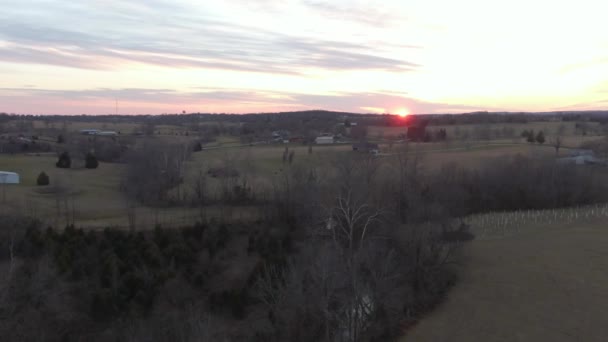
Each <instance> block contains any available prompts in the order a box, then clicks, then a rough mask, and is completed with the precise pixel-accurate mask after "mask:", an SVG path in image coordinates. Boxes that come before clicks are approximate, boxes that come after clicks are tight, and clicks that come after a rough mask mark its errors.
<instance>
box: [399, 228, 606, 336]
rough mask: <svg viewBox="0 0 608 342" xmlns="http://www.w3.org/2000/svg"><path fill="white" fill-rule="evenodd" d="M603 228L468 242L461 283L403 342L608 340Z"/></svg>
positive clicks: (531, 231)
mask: <svg viewBox="0 0 608 342" xmlns="http://www.w3.org/2000/svg"><path fill="white" fill-rule="evenodd" d="M607 222H608V218H606V217H596V218H593V219H579V220H577V222H574V223H563V224H559V223H558V224H556V223H553V224H542V223H541V224H530V225H529V226H525V225H524V226H520V227H519V228H520V229H519V232H518V233H516V234H513V235H508V236H503V237H499V238H496V237H494V238H490V239H481V240H475V241H473V242H471V243H470V245H469V246H468V247H467V248H466V251H465V253H466V258H467V261H466V266H465V267H464V269H463V275H462V279H461V281H460V282H459V283H458V284H457V285H456V287H455V288H454V289H452V291H450V293H449V295H448V298H447V300H446V302H445V303H444V304H443V305H442V306H441V307H440V308H438V309H437V310H436V311H435V312H433V313H431V314H430V315H429V316H428V317H426V318H424V319H423V320H422V321H421V322H420V323H419V324H418V325H417V326H416V327H414V328H413V330H412V331H410V333H409V334H408V335H407V336H405V337H404V338H403V339H402V341H416V342H419V341H420V342H425V341H454V342H458V341H463V342H464V341H467V342H468V341H540V342H542V341H547V342H548V341H550V342H558V341H606V338H607V336H608V324H607V323H608V287H607V286H606V284H608V249H606V246H608V229H607V228H608V225H607Z"/></svg>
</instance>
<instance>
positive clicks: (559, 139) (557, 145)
mask: <svg viewBox="0 0 608 342" xmlns="http://www.w3.org/2000/svg"><path fill="white" fill-rule="evenodd" d="M551 146H553V148H554V149H555V156H556V157H557V156H558V155H559V149H560V147H562V137H561V135H556V136H555V137H554V138H552V139H551Z"/></svg>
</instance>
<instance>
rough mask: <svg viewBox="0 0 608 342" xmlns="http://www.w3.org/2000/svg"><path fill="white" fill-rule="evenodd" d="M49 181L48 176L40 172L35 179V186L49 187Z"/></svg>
mask: <svg viewBox="0 0 608 342" xmlns="http://www.w3.org/2000/svg"><path fill="white" fill-rule="evenodd" d="M49 183H50V180H49V176H48V175H47V174H46V173H45V172H44V171H42V172H40V174H39V175H38V178H37V179H36V184H38V185H40V186H44V185H49Z"/></svg>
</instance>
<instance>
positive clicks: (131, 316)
mask: <svg viewBox="0 0 608 342" xmlns="http://www.w3.org/2000/svg"><path fill="white" fill-rule="evenodd" d="M150 148H153V146H150ZM154 148H155V147H154ZM144 150H145V149H144ZM168 151H169V153H168V154H167V155H163V154H162V153H158V152H157V153H155V155H157V156H158V160H157V161H158V162H159V163H160V162H167V164H160V165H161V167H160V168H159V169H165V168H166V167H167V166H171V165H173V166H172V167H176V166H175V164H176V163H177V161H175V160H173V159H171V158H170V156H174V155H176V151H173V152H171V150H168ZM420 158H421V156H420V155H418V154H417V153H416V151H407V150H406V149H402V150H399V151H397V153H396V154H395V155H394V156H393V157H391V158H390V159H388V158H387V159H382V158H374V157H373V156H369V155H366V154H342V155H337V156H336V157H335V158H333V159H331V160H328V163H327V164H321V165H309V164H306V163H298V162H297V159H296V160H295V161H294V162H293V163H288V162H285V163H284V165H283V169H282V171H281V172H280V173H278V174H277V175H275V176H276V177H275V180H274V182H273V183H272V184H270V185H269V188H264V187H260V188H254V189H253V190H252V191H255V192H257V193H258V194H264V195H263V196H261V195H260V197H261V198H263V200H259V199H258V198H257V197H255V198H254V199H252V200H253V201H255V202H254V203H257V204H258V205H259V209H260V211H261V214H262V215H261V218H260V219H259V220H258V221H257V222H255V223H247V224H245V223H234V222H233V223H227V222H221V221H219V222H218V221H208V220H204V219H203V218H204V217H203V216H201V223H199V224H196V225H193V226H191V227H184V228H182V229H173V230H165V229H162V227H156V228H153V227H147V228H148V229H147V230H143V231H136V230H135V229H131V230H116V229H105V230H101V231H83V230H81V229H76V228H74V227H71V226H69V227H67V228H65V229H62V230H55V229H47V228H45V227H41V226H40V225H39V224H37V223H36V222H31V221H28V220H18V219H10V218H4V221H3V222H0V227H2V229H1V230H0V234H2V236H1V239H0V252H1V253H2V254H1V257H0V258H1V259H0V261H1V262H0V267H2V270H3V272H1V274H2V275H3V277H4V278H2V283H0V288H1V293H0V299H1V300H2V301H3V302H2V305H1V306H0V317H2V318H3V319H2V320H0V336H7V339H8V340H19V341H36V340H40V339H45V340H50V341H66V340H67V341H71V340H82V339H86V340H88V341H133V340H147V341H172V340H182V341H200V340H211V341H215V340H228V341H240V340H246V341H336V340H340V341H353V342H354V341H387V340H391V339H394V338H395V337H397V336H399V335H400V334H401V333H402V332H403V330H402V329H403V328H404V327H407V326H410V325H411V324H413V323H415V322H416V321H417V320H418V319H419V318H420V317H421V316H422V315H424V314H425V313H427V312H428V311H429V310H432V309H433V308H434V307H435V306H436V305H437V304H438V303H440V302H441V301H442V300H443V298H444V296H445V294H446V293H447V291H448V290H449V288H450V287H451V286H452V285H453V284H454V283H455V282H456V281H457V279H458V277H457V272H456V269H455V265H457V264H458V263H459V262H460V261H461V259H460V253H459V251H460V246H461V245H462V244H463V243H464V242H466V241H468V240H470V239H471V238H473V236H472V234H471V232H469V231H468V227H467V226H466V224H464V223H463V221H462V220H461V218H463V217H464V216H467V215H470V214H473V213H480V212H489V211H499V210H524V209H525V210H528V209H542V208H555V207H564V206H574V205H584V204H590V203H596V202H603V201H607V200H608V195H607V194H608V191H606V190H608V189H606V185H605V184H606V182H605V177H606V175H605V173H604V172H603V171H602V170H601V169H595V168H592V167H577V166H575V165H562V164H557V163H556V162H555V161H554V160H550V159H546V160H545V159H538V158H530V157H524V156H516V157H513V158H501V159H497V160H494V161H492V162H489V163H487V164H485V166H483V167H480V168H478V169H472V168H469V167H463V166H458V165H456V164H452V165H447V166H445V167H444V168H442V169H440V170H438V171H436V172H435V171H429V170H424V168H423V164H422V163H421V160H420ZM142 165H143V167H144V168H145V169H149V168H150V166H146V164H142ZM240 171H242V172H246V171H247V170H246V168H243V169H242V170H240ZM168 172H170V173H172V174H176V173H175V172H174V171H172V170H168ZM219 172H220V171H218V173H219ZM227 172H228V171H227ZM134 174H137V173H134ZM152 175H153V177H156V178H158V177H160V174H158V175H156V174H152ZM168 177H169V176H168ZM150 179H152V178H150ZM230 184H232V183H230ZM236 184H239V183H236ZM161 185H162V186H165V185H166V184H164V183H162V182H161ZM168 187H169V186H168V185H167V187H166V188H163V189H162V190H167V189H168ZM201 187H203V190H202V191H204V185H201ZM152 189H153V192H152V193H150V194H145V193H142V194H141V196H142V197H141V199H140V200H146V198H145V197H146V196H152V197H153V200H154V201H168V200H169V199H170V198H168V197H163V196H164V195H163V196H158V194H159V191H161V189H160V188H152ZM203 198H204V196H203ZM133 199H134V200H138V198H137V196H135V197H133ZM200 205H201V206H202V207H204V205H205V201H204V200H203V201H201V202H200ZM226 205H230V203H229V202H226Z"/></svg>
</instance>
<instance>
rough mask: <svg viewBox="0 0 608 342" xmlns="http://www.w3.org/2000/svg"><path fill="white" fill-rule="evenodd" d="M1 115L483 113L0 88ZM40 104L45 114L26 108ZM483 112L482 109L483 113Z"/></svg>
mask: <svg viewBox="0 0 608 342" xmlns="http://www.w3.org/2000/svg"><path fill="white" fill-rule="evenodd" d="M0 94H1V95H0V103H2V104H3V105H5V106H8V107H9V108H10V110H7V109H6V108H0V111H12V112H20V113H33V114H63V113H65V114H80V113H83V112H84V113H89V114H108V113H113V112H114V104H115V100H118V102H119V106H120V108H121V111H120V112H121V113H123V114H159V113H166V112H173V113H175V112H180V111H181V110H187V111H189V112H229V113H255V112H262V111H263V112H267V111H285V110H303V109H327V110H337V111H347V112H357V113H369V112H374V113H377V112H393V111H395V110H397V109H400V108H407V109H408V110H409V111H410V112H412V113H418V114H424V113H446V112H467V111H474V110H481V109H484V108H480V107H474V106H462V105H454V104H444V103H434V102H426V101H422V100H417V99H413V98H410V97H406V96H402V95H397V94H394V93H375V92H361V93H334V94H322V95H319V94H317V95H315V94H301V93H292V92H276V91H261V90H259V91H252V90H240V89H199V88H197V89H193V91H191V92H178V91H174V90H171V89H144V88H125V89H108V88H99V89H87V90H52V89H32V88H0ZM38 103H45V104H46V105H45V107H44V108H45V112H43V113H42V112H39V111H36V110H35V108H36V107H35V106H32V107H31V108H30V107H29V106H30V105H32V104H34V105H36V104H38ZM486 109H487V108H486Z"/></svg>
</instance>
